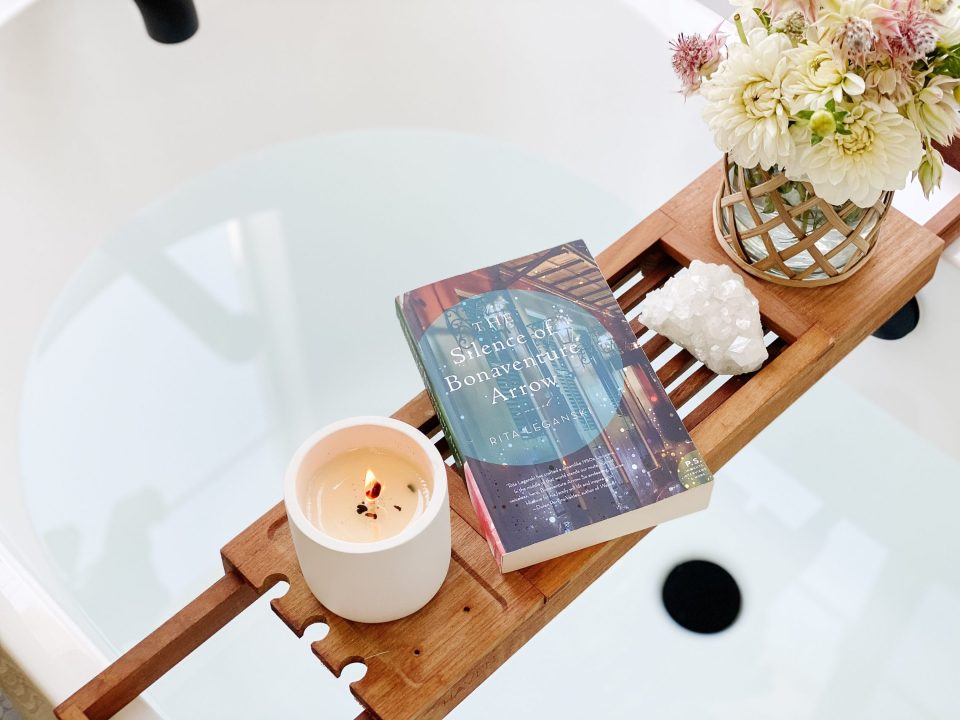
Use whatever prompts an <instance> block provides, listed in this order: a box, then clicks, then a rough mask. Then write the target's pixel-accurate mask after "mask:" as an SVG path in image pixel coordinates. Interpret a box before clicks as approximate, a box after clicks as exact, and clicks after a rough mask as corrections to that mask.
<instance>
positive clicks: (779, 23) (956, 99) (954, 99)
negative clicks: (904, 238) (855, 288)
mask: <svg viewBox="0 0 960 720" xmlns="http://www.w3.org/2000/svg"><path fill="white" fill-rule="evenodd" d="M734 4H735V5H736V6H737V10H736V13H735V14H734V16H733V23H734V25H735V27H736V34H737V36H738V40H739V41H738V42H730V43H728V42H727V38H726V37H724V35H722V34H721V33H720V32H719V28H718V29H717V30H715V31H714V32H713V33H711V34H710V35H709V36H707V37H702V36H699V35H680V36H679V37H678V38H677V40H676V41H675V42H673V43H672V44H671V47H672V49H673V67H674V70H675V71H676V73H677V75H678V77H679V78H680V82H681V86H682V92H683V93H684V95H691V94H694V93H698V94H699V95H701V96H703V98H704V99H705V101H706V105H705V108H704V118H705V119H706V121H707V123H708V125H709V127H710V129H711V130H712V131H713V133H714V139H715V142H716V144H717V145H718V147H719V148H720V149H721V150H722V151H723V152H724V153H725V163H724V165H725V173H724V178H723V185H722V187H721V190H720V193H719V195H718V197H717V202H716V203H715V213H714V215H715V226H716V230H717V235H718V237H719V238H720V239H721V242H722V244H723V245H724V247H725V249H727V251H728V252H729V253H730V255H731V257H733V258H734V260H736V261H737V262H738V263H739V264H740V265H741V266H742V267H744V268H745V269H747V270H748V271H750V272H752V273H753V274H755V275H759V276H761V277H766V278H767V279H771V280H774V281H779V282H784V283H786V284H803V285H809V284H825V283H829V282H836V281H838V280H841V279H843V278H844V277H846V276H847V274H849V273H850V272H852V270H853V269H854V268H857V267H859V266H860V262H861V261H862V260H863V259H864V258H865V257H866V256H867V254H868V253H869V251H870V250H871V249H872V247H873V246H874V243H875V242H876V238H877V233H878V230H879V226H880V223H881V220H882V219H883V217H884V215H885V214H886V211H887V210H888V209H889V206H890V201H891V198H892V194H893V191H894V190H900V189H902V188H903V187H904V185H905V184H906V181H907V178H908V177H910V176H919V179H920V183H921V185H922V186H923V190H924V193H925V194H927V195H929V193H930V192H931V191H932V190H933V189H934V188H935V187H937V186H939V184H940V180H941V177H942V175H943V158H942V157H941V155H940V152H939V151H938V150H937V148H936V144H941V145H947V144H949V143H950V142H951V141H952V140H953V138H954V137H955V136H956V135H957V134H958V132H960V7H958V6H960V0H821V1H820V2H817V1H816V0H766V1H763V0H734ZM778 220H779V222H778Z"/></svg>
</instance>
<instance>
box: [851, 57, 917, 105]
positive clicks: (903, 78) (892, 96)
mask: <svg viewBox="0 0 960 720" xmlns="http://www.w3.org/2000/svg"><path fill="white" fill-rule="evenodd" d="M865 79H866V81H867V91H868V92H867V96H868V97H869V96H870V95H872V93H871V92H870V91H876V92H877V93H879V94H880V95H881V96H882V98H883V100H882V101H881V103H883V104H885V103H887V102H889V103H890V104H891V107H889V108H888V107H886V106H885V107H884V110H888V109H894V108H898V107H900V106H901V105H904V104H906V103H908V102H910V100H911V98H913V96H914V93H916V92H917V91H918V90H919V89H920V81H919V80H918V78H917V76H916V75H915V74H914V72H913V70H912V68H911V67H910V65H904V64H903V63H897V64H893V63H891V62H890V61H885V62H883V63H879V62H878V63H874V64H873V66H871V67H870V69H869V70H867V72H866V77H865Z"/></svg>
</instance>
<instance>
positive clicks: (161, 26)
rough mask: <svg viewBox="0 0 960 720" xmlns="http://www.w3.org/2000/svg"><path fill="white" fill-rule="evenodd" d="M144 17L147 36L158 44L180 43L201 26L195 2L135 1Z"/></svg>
mask: <svg viewBox="0 0 960 720" xmlns="http://www.w3.org/2000/svg"><path fill="white" fill-rule="evenodd" d="M134 2H136V3H137V7H138V8H140V14H141V15H143V22H144V24H145V25H146V26H147V35H149V36H150V37H152V38H153V39H154V40H156V41H157V42H161V43H178V42H183V41H184V40H186V39H188V38H190V37H192V36H193V34H194V33H195V32H196V31H197V28H198V27H199V26H200V23H199V20H197V8H196V6H195V5H194V4H193V0H134Z"/></svg>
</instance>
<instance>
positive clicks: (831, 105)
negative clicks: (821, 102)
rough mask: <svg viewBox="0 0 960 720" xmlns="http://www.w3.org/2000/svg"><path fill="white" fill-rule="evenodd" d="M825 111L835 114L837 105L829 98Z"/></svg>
mask: <svg viewBox="0 0 960 720" xmlns="http://www.w3.org/2000/svg"><path fill="white" fill-rule="evenodd" d="M827 110H829V111H830V112H836V110H837V103H836V101H835V100H834V99H833V98H830V99H829V100H827Z"/></svg>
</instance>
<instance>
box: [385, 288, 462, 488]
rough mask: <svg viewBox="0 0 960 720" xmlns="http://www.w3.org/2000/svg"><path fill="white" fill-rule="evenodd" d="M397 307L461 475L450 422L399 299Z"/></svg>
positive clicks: (424, 384)
mask: <svg viewBox="0 0 960 720" xmlns="http://www.w3.org/2000/svg"><path fill="white" fill-rule="evenodd" d="M396 307H397V318H398V319H399V320H400V327H402V328H403V336H404V337H405V338H406V339H407V345H409V346H410V352H411V354H412V355H413V359H414V360H415V361H416V363H417V370H419V371H420V378H421V379H422V380H423V386H424V388H426V390H427V397H429V398H430V404H431V405H433V411H434V412H435V413H436V414H437V419H438V420H439V421H440V429H441V430H443V437H444V438H445V439H446V441H447V446H448V447H449V448H450V452H451V453H452V454H453V459H454V461H455V462H456V463H457V468H458V469H459V470H460V471H461V473H463V456H462V454H461V453H460V448H459V447H458V446H457V441H456V438H454V436H453V434H452V433H451V432H450V422H449V421H448V420H447V414H446V412H445V410H444V408H443V404H442V403H441V402H440V396H439V395H437V392H436V388H434V387H433V383H431V382H430V377H429V376H428V375H427V369H426V367H424V364H423V355H422V354H421V352H420V347H419V345H418V344H417V342H416V340H414V339H413V333H412V332H411V331H410V325H409V324H408V323H407V319H406V318H405V317H404V315H403V307H402V305H401V304H400V298H397V302H396Z"/></svg>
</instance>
